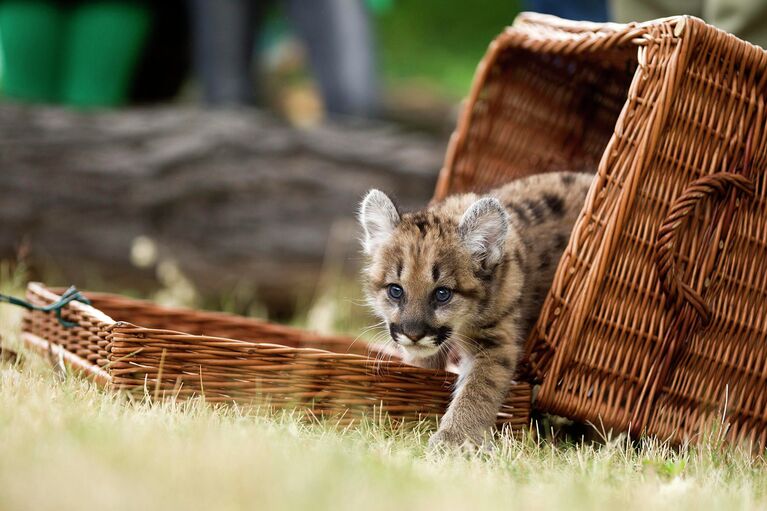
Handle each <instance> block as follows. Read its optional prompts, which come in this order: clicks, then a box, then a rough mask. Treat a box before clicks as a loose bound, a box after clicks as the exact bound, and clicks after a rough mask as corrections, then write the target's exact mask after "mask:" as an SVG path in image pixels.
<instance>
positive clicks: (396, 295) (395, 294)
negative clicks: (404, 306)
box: [387, 284, 405, 300]
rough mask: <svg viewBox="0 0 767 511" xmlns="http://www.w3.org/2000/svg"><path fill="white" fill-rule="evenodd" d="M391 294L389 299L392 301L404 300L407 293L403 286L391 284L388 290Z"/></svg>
mask: <svg viewBox="0 0 767 511" xmlns="http://www.w3.org/2000/svg"><path fill="white" fill-rule="evenodd" d="M387 289H388V292H389V298H391V299H392V300H399V299H400V298H402V295H404V294H405V291H404V290H403V289H402V286H400V285H399V284H389V287H388V288H387Z"/></svg>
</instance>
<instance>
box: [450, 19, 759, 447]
mask: <svg viewBox="0 0 767 511" xmlns="http://www.w3.org/2000/svg"><path fill="white" fill-rule="evenodd" d="M571 89H573V90H571ZM766 95H767V52H765V51H763V50H762V49H760V48H757V47H755V46H752V45H750V44H748V43H745V42H743V41H740V40H738V39H737V38H735V37H734V36H732V35H729V34H726V33H724V32H721V31H719V30H717V29H715V28H713V27H711V26H709V25H706V24H705V23H703V22H702V21H700V20H698V19H695V18H690V17H677V18H669V19H664V20H658V21H654V22H648V23H644V24H632V25H617V24H605V25H600V24H592V23H573V22H566V21H563V20H559V19H557V18H553V17H549V16H540V15H530V14H525V15H522V16H521V17H520V18H518V20H517V21H516V22H515V24H514V26H513V27H511V28H509V29H507V31H506V32H504V33H503V34H501V35H500V36H499V37H498V38H497V39H496V41H495V42H494V43H493V44H492V45H491V46H490V49H489V50H488V53H487V55H486V56H485V59H484V60H483V63H482V64H481V65H480V67H479V71H478V74H477V78H476V81H475V84H474V86H473V89H472V93H471V96H470V100H469V102H468V105H467V107H466V110H465V112H464V114H463V117H462V119H461V121H460V123H459V126H458V129H457V130H456V133H455V134H454V135H453V139H452V142H451V146H450V149H449V151H448V156H447V158H446V162H445V166H444V168H443V170H442V174H441V176H440V182H439V186H438V189H437V193H436V196H435V197H436V198H441V197H443V196H444V195H446V194H448V193H453V192H460V191H464V190H467V189H476V190H482V189H486V188H488V187H490V186H492V185H494V184H497V183H499V182H503V181H507V180H509V179H512V178H515V177H518V176H520V175H523V174H525V173H534V172H545V171H550V170H561V169H572V170H581V169H582V168H584V167H588V166H589V165H593V167H592V168H595V169H596V170H597V175H596V179H595V183H594V185H593V186H592V189H591V190H590V192H589V195H588V197H587V200H586V204H585V205H584V208H583V211H582V212H581V215H580V218H579V220H578V221H577V223H576V225H575V228H574V230H573V233H572V235H571V239H570V242H569V245H568V247H567V249H566V250H565V253H564V255H563V257H562V259H561V260H560V264H559V267H558V270H557V274H556V276H555V278H554V281H553V284H552V288H551V290H550V292H549V295H548V297H547V299H546V302H545V304H544V306H543V309H542V311H541V314H540V317H539V320H538V323H537V325H536V327H535V329H534V331H533V333H532V334H531V337H530V338H529V340H528V343H527V360H526V364H525V367H524V371H525V374H526V376H527V377H528V378H530V379H532V380H534V381H538V382H541V381H542V382H543V385H542V387H541V391H540V394H539V395H538V398H537V404H536V406H538V407H539V408H541V409H542V410H545V411H549V412H553V413H556V414H560V415H565V416H568V417H572V418H575V419H580V420H588V421H592V422H594V423H597V424H598V423H600V422H601V423H603V424H604V425H605V426H607V427H615V428H618V429H620V430H629V429H630V430H632V431H646V432H649V433H653V434H657V435H659V436H660V437H662V438H669V439H672V440H673V441H676V442H681V441H684V440H687V439H692V440H694V439H695V438H697V435H699V434H700V433H701V432H703V431H705V430H706V429H708V428H716V427H721V426H719V423H721V422H722V417H724V421H725V422H726V423H728V425H729V429H728V430H727V431H726V433H725V434H724V437H725V438H726V439H728V440H730V441H736V442H747V443H751V444H752V445H755V446H758V447H761V448H764V447H765V446H766V445H767V200H766V198H765V193H767V191H766V188H765V186H766V183H765V174H766V173H765V168H766V167H767V137H766V136H765V122H766V117H765V111H764V110H765V96H766ZM511 96H514V97H515V99H511V98H510V97H511ZM578 119H580V121H579V120H578ZM597 162H598V165H597Z"/></svg>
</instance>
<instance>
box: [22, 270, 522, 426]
mask: <svg viewBox="0 0 767 511" xmlns="http://www.w3.org/2000/svg"><path fill="white" fill-rule="evenodd" d="M86 295H87V297H88V298H89V299H90V300H91V301H92V306H88V305H84V304H82V303H79V302H72V303H70V304H69V305H68V306H67V307H66V308H65V309H64V310H63V313H62V317H63V319H65V320H67V321H71V322H74V323H76V324H77V326H75V327H74V328H65V327H64V326H62V325H61V324H60V323H59V321H58V320H57V319H56V317H55V315H53V314H50V313H43V312H29V313H27V314H26V316H25V319H24V326H23V337H24V340H25V341H26V342H27V343H28V344H29V345H31V346H33V347H35V348H37V349H40V350H47V349H49V344H48V341H49V340H53V341H54V342H55V343H56V345H51V348H52V349H54V350H56V352H57V353H59V352H60V353H61V354H62V356H63V357H64V358H65V360H66V361H67V362H68V363H69V364H70V365H72V366H74V367H76V368H78V369H80V370H82V371H85V372H86V373H88V374H90V375H92V376H94V377H95V378H96V379H97V381H99V382H101V383H103V384H107V385H110V386H112V387H116V388H119V389H123V390H126V391H130V392H137V393H140V394H143V393H145V392H146V393H148V394H149V395H152V396H168V395H170V396H177V397H179V398H187V397H190V396H195V395H203V396H204V397H205V399H206V400H208V401H213V402H231V401H237V402H246V403H252V402H256V403H265V404H268V405H269V406H271V407H273V408H300V409H304V410H307V411H308V412H309V413H310V414H311V415H312V416H318V417H320V416H321V417H332V418H333V419H334V420H337V421H339V422H340V423H342V424H345V423H348V422H350V421H353V420H355V419H357V418H359V417H360V416H361V415H362V414H363V413H370V412H371V411H372V410H373V409H374V408H375V409H376V411H378V412H381V411H382V412H386V413H387V414H388V415H389V416H390V417H392V418H394V419H402V420H418V419H423V418H430V417H436V416H438V415H440V414H442V413H443V412H444V410H445V408H446V407H447V404H448V402H449V400H450V393H451V385H452V382H453V380H454V378H455V375H453V374H451V373H446V372H443V371H433V370H428V369H420V368H416V367H412V366H408V365H405V364H403V363H401V362H399V361H398V360H396V359H392V358H391V356H390V355H389V354H386V357H385V358H383V359H381V358H380V357H377V356H375V354H373V356H371V353H370V351H369V348H368V347H367V346H366V345H365V343H364V342H362V341H359V342H356V343H355V342H353V339H349V338H346V337H329V336H317V335H313V334H310V333H309V332H306V331H304V330H300V329H296V328H290V327H285V326H281V325H275V324H272V323H267V322H263V321H258V320H254V319H248V318H243V317H238V316H233V315H229V314H222V313H214V312H200V311H193V310H186V309H175V308H167V307H159V306H157V305H154V304H151V303H149V302H144V301H140V300H133V299H129V298H125V297H121V296H115V295H108V294H100V293H87V294H86ZM58 298H59V295H58V294H56V293H55V292H54V291H52V290H49V289H46V288H45V287H44V286H43V285H41V284H37V283H31V284H29V286H28V288H27V299H28V300H29V301H30V302H31V303H33V304H35V305H48V304H50V303H53V302H55V301H56V300H58ZM112 318H119V319H121V320H127V321H130V323H127V322H124V321H115V320H113V319H112ZM139 325H140V326H139ZM530 400H531V393H530V386H529V385H527V384H516V385H514V386H513V387H512V389H511V391H510V392H509V395H508V398H507V400H506V403H505V404H504V406H503V409H502V410H501V412H500V413H499V415H498V423H499V425H507V426H508V427H511V428H518V429H524V428H527V427H528V426H529V411H530Z"/></svg>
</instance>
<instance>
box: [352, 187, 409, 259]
mask: <svg viewBox="0 0 767 511" xmlns="http://www.w3.org/2000/svg"><path fill="white" fill-rule="evenodd" d="M399 220H400V218H399V212H398V211H397V207H396V206H395V205H394V203H393V202H392V200H391V199H390V198H389V197H388V196H387V195H386V194H385V193H383V192H382V191H380V190H370V191H369V192H368V193H367V195H365V198H364V199H362V204H361V205H360V213H359V221H360V224H361V225H362V228H363V229H364V230H365V239H364V240H363V241H362V248H363V250H364V251H365V254H367V255H371V254H372V253H373V252H375V251H376V249H377V248H378V247H380V246H381V244H382V243H384V242H386V240H388V239H389V236H391V234H392V232H394V229H395V227H397V224H399Z"/></svg>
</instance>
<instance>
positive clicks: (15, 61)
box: [0, 0, 65, 103]
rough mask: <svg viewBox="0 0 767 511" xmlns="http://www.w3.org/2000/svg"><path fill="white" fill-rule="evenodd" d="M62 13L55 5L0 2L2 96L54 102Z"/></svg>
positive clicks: (35, 1)
mask: <svg viewBox="0 0 767 511" xmlns="http://www.w3.org/2000/svg"><path fill="white" fill-rule="evenodd" d="M64 25H65V20H64V13H63V12H62V11H61V9H60V8H59V7H58V6H57V5H56V2H52V1H51V2H46V1H43V0H14V1H10V0H9V1H5V2H0V46H2V56H3V77H2V80H3V81H2V90H3V94H4V95H6V96H8V97H11V98H16V99H22V100H27V101H40V102H46V103H52V102H55V101H57V100H58V99H59V98H58V90H59V72H60V66H59V64H60V62H61V56H62V33H63V29H64Z"/></svg>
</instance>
